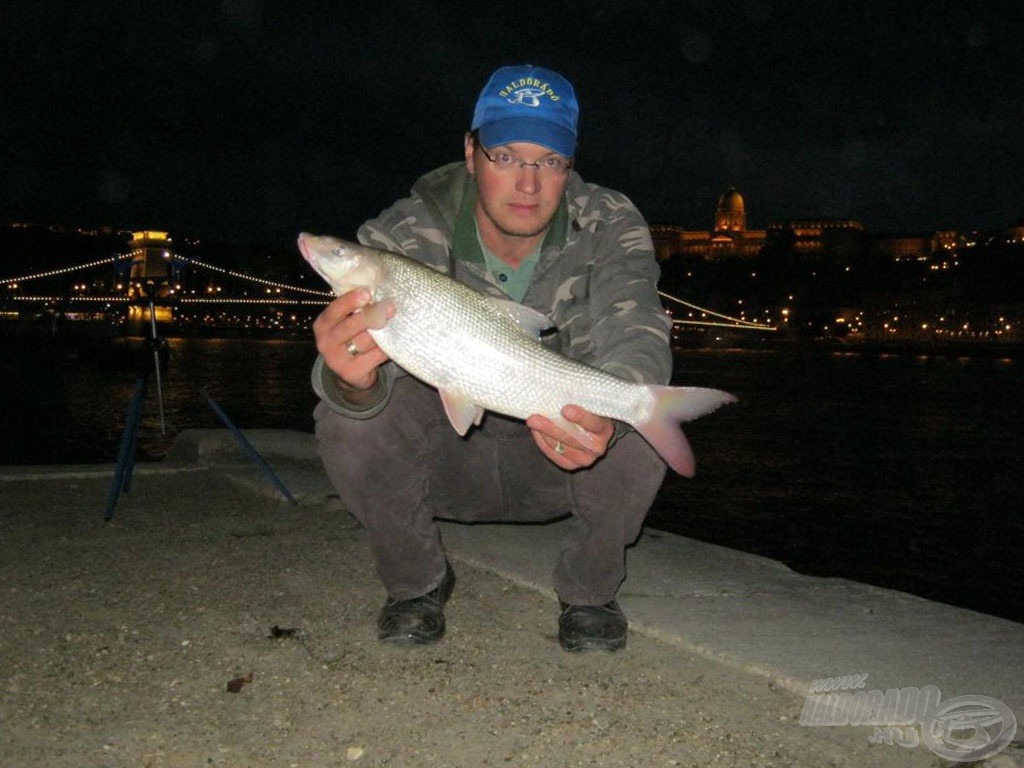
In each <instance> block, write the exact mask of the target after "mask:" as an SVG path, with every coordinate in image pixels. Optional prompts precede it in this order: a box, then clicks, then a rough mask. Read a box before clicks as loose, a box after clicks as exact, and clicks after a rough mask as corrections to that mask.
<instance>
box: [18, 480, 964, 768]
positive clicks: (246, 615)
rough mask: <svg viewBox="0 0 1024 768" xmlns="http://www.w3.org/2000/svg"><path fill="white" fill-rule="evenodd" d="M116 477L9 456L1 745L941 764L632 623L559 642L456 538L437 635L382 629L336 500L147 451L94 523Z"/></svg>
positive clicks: (274, 758)
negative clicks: (295, 502) (403, 639)
mask: <svg viewBox="0 0 1024 768" xmlns="http://www.w3.org/2000/svg"><path fill="white" fill-rule="evenodd" d="M109 482H110V481H109V477H108V476H103V475H95V474H93V475H91V476H90V475H88V474H85V475H83V476H81V477H77V478H74V477H59V478H58V477H55V478H51V479H18V480H10V479H7V480H0V495H2V497H3V499H4V501H3V509H2V511H0V691H2V698H0V765H3V766H48V767H52V768H59V767H62V766H75V768H81V767H83V766H200V765H219V766H341V765H362V766H466V767H471V766H497V765H503V766H504V765H531V766H808V767H810V766H813V767H814V768H820V767H821V766H833V765H834V766H865V765H871V766H883V767H885V766H938V765H942V764H944V762H943V761H940V760H939V759H938V758H936V757H935V756H934V755H932V754H931V753H930V752H928V751H927V750H925V749H924V748H923V747H920V748H918V749H916V750H910V749H906V748H901V747H898V746H885V745H873V744H871V743H869V741H868V737H869V736H870V735H871V733H870V731H869V730H867V729H863V728H807V727H801V726H800V725H799V724H798V722H797V721H798V718H799V715H800V711H801V708H802V705H803V700H802V699H801V698H799V697H797V696H795V695H794V694H792V693H791V692H788V691H785V690H782V689H779V688H774V687H772V686H771V685H770V684H769V682H768V681H766V680H765V679H764V678H760V677H756V676H753V675H751V674H749V673H746V672H743V671H740V670H736V669H733V668H730V667H727V666H724V665H722V664H720V663H718V662H716V661H713V660H709V659H707V658H704V657H700V656H694V655H690V654H688V653H687V652H686V651H683V650H681V649H679V648H677V647H674V646H671V645H668V644H665V643H662V642H660V641H657V640H654V639H651V638H649V637H645V636H643V635H640V634H638V633H636V632H634V633H632V634H631V636H630V639H629V645H628V647H627V648H626V649H625V651H623V652H621V653H618V654H614V655H595V654H587V655H573V654H567V653H565V652H563V651H562V650H561V649H560V648H559V646H558V641H557V638H556V626H555V624H556V611H557V605H556V604H555V602H554V601H553V600H551V599H550V597H548V596H546V595H543V594H540V593H538V592H534V591H531V590H527V589H523V588H520V587H518V586H515V585H512V584H510V583H509V582H507V581H505V580H503V579H502V578H500V577H498V576H496V575H494V574H493V573H490V572H488V571H485V570H481V569H479V568H474V567H470V566H468V565H466V564H465V563H460V562H459V561H458V560H456V561H455V562H454V565H455V568H456V573H457V577H458V581H457V584H456V588H455V594H454V596H453V598H452V601H451V602H450V603H449V606H448V611H447V616H448V625H449V633H448V635H447V637H446V638H445V640H444V641H443V642H442V643H440V644H439V645H437V646H434V647H428V648H417V649H411V650H409V649H393V648H385V647H382V646H380V645H379V644H378V643H377V642H376V640H375V634H374V632H375V629H374V627H375V619H376V614H377V610H378V608H379V606H380V604H381V603H382V602H383V599H384V593H383V591H382V589H381V587H380V585H379V584H378V583H377V581H376V578H375V576H374V574H373V569H372V565H371V559H370V556H369V552H368V549H367V547H366V543H365V538H364V536H363V533H362V530H361V529H360V528H359V526H358V525H357V524H356V523H355V522H354V521H353V520H352V519H351V518H350V517H349V516H348V515H347V514H346V513H345V512H344V510H342V509H340V508H339V506H338V504H337V502H336V501H335V500H331V499H320V500H315V501H312V502H311V501H308V500H307V501H304V502H303V504H301V505H300V506H298V507H291V506H288V505H284V504H280V503H278V502H275V501H273V500H270V499H268V498H267V497H266V496H261V495H259V494H257V493H253V492H252V491H251V490H246V489H245V488H244V487H242V486H240V485H239V484H237V483H234V482H232V480H231V479H230V477H229V476H228V475H227V474H225V473H223V472H219V471H211V470H196V471H192V472H182V473H178V474H149V473H146V474H142V475H138V474H137V475H136V478H135V482H134V488H133V489H132V492H131V493H130V494H128V495H127V496H124V497H122V500H121V501H120V502H119V505H118V509H117V515H116V516H115V518H114V520H113V521H112V522H110V523H107V524H104V523H103V521H102V510H103V507H104V503H105V499H106V493H107V489H108V485H109ZM275 628H276V629H275ZM229 684H232V685H231V687H234V688H236V689H237V690H235V691H229V690H228V688H229Z"/></svg>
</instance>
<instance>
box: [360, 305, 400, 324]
mask: <svg viewBox="0 0 1024 768" xmlns="http://www.w3.org/2000/svg"><path fill="white" fill-rule="evenodd" d="M392 314H394V305H393V304H392V303H391V301H390V300H387V299H386V300H384V301H376V302H374V303H373V304H367V305H366V306H365V307H363V309H362V315H363V318H364V319H365V320H366V327H367V328H370V329H372V330H374V331H379V330H380V329H381V328H383V327H384V326H385V325H387V324H388V317H389V315H392Z"/></svg>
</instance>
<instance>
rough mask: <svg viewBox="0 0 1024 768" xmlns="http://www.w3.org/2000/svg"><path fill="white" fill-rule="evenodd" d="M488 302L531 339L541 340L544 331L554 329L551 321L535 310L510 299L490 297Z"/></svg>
mask: <svg viewBox="0 0 1024 768" xmlns="http://www.w3.org/2000/svg"><path fill="white" fill-rule="evenodd" d="M487 300H488V301H489V302H490V303H491V304H492V305H493V306H494V307H495V308H496V309H497V310H498V311H499V312H501V313H502V314H503V315H505V316H506V317H507V318H509V319H510V320H511V321H512V322H513V323H515V324H516V327H517V328H518V329H519V330H520V331H522V332H523V333H524V334H525V335H526V336H528V337H530V338H531V339H538V338H540V334H541V332H542V331H546V330H548V329H549V328H553V327H554V324H553V323H552V322H551V319H550V318H549V317H548V316H547V315H545V314H543V313H541V312H538V311H537V310H535V309H531V308H530V307H527V306H526V305H524V304H519V303H517V302H514V301H509V300H508V299H499V298H495V297H493V296H488V297H487Z"/></svg>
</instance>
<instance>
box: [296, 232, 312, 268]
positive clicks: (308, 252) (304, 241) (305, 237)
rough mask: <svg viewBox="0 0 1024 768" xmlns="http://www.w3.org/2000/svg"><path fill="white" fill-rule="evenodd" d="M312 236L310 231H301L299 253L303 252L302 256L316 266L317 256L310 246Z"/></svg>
mask: <svg viewBox="0 0 1024 768" xmlns="http://www.w3.org/2000/svg"><path fill="white" fill-rule="evenodd" d="M311 237H313V236H312V235H311V234H309V233H308V232H300V233H299V253H301V254H302V258H304V259H305V260H306V261H308V262H309V263H310V264H312V265H313V266H314V267H315V266H316V256H315V255H314V254H313V251H312V249H311V248H310V246H309V240H310V238H311Z"/></svg>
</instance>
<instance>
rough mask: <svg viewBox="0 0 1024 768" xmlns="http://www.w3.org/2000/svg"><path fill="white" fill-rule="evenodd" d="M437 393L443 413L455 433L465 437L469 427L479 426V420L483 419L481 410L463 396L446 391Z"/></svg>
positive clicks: (482, 410)
mask: <svg viewBox="0 0 1024 768" xmlns="http://www.w3.org/2000/svg"><path fill="white" fill-rule="evenodd" d="M438 391H439V392H440V394H441V404H442V405H443V406H444V412H445V414H446V415H447V416H448V421H450V422H451V425H452V427H453V428H454V429H455V431H456V432H458V433H459V434H460V435H465V434H466V433H467V432H468V431H469V428H470V427H472V426H480V420H481V419H482V418H483V417H484V409H483V408H481V407H480V406H479V405H477V404H476V403H474V402H472V401H471V400H470V399H469V398H468V397H466V396H465V395H460V394H456V393H455V392H451V391H450V390H446V389H441V390H438Z"/></svg>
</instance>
